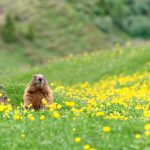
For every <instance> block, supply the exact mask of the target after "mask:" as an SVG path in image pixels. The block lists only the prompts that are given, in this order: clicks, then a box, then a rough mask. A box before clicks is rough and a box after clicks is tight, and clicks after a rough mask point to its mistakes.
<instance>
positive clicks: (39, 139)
mask: <svg viewBox="0 0 150 150" xmlns="http://www.w3.org/2000/svg"><path fill="white" fill-rule="evenodd" d="M149 58H150V47H149V46H145V47H143V48H141V47H139V48H131V47H126V48H122V47H116V48H115V49H114V50H112V51H101V52H96V53H92V54H87V55H86V54H85V56H81V55H80V56H76V57H73V58H68V60H65V59H62V60H60V59H59V61H58V60H56V61H54V62H52V63H48V64H47V65H44V66H37V67H35V68H27V69H26V70H24V68H20V66H21V65H22V64H18V66H17V67H18V68H17V70H15V69H14V70H13V71H12V72H9V70H10V68H9V64H8V68H9V69H8V73H7V75H6V76H4V74H2V76H0V82H1V83H2V86H3V91H4V92H5V93H6V94H7V95H8V96H9V97H10V98H11V99H12V100H13V104H14V105H15V107H16V106H18V105H20V103H22V102H23V100H22V95H23V91H24V88H25V86H26V85H27V83H28V82H29V81H30V79H31V77H32V74H34V73H42V74H44V75H45V76H46V78H47V79H48V80H49V82H50V83H51V82H54V83H56V82H58V81H59V82H61V83H62V84H63V85H64V86H68V85H69V86H73V85H74V84H76V83H80V82H85V81H87V82H89V83H90V84H93V83H94V82H97V81H99V80H100V79H103V78H106V79H107V76H113V75H132V74H134V73H135V72H141V73H142V72H144V71H148V72H149V71H150V67H149V62H150V59H149ZM3 65H4V64H3ZM6 65H7V64H6ZM4 72H5V70H4ZM6 72H7V71H6ZM139 82H141V84H142V81H139ZM54 96H55V102H57V103H60V104H62V105H63V101H68V100H69V98H67V97H62V96H61V95H59V93H54ZM77 102H78V101H77ZM82 106H84V104H81V107H82ZM117 109H118V110H119V107H116V108H110V110H112V111H114V110H117ZM108 111H109V109H108ZM21 113H22V114H23V111H21ZM59 113H60V115H61V118H59V119H54V118H52V117H50V116H51V113H48V112H47V111H44V110H42V111H39V112H33V113H32V114H33V115H34V116H35V118H36V119H35V121H33V122H32V121H29V120H28V119H27V118H26V116H27V115H26V114H23V115H22V116H23V119H22V120H19V121H15V120H13V119H12V115H13V112H12V113H11V114H10V118H5V119H4V118H3V117H2V113H1V114H0V115H1V117H0V128H1V134H0V148H1V149H11V150H13V149H33V150H36V149H53V150H77V149H83V146H84V145H85V144H89V145H90V146H91V147H94V148H97V150H99V149H101V150H106V149H107V150H113V149H115V150H127V149H131V150H140V149H149V147H150V142H149V138H145V137H144V135H143V132H144V125H145V124H146V123H148V122H149V119H147V120H146V119H145V120H144V119H143V120H141V119H139V117H138V113H139V112H138V111H137V112H136V111H135V110H134V109H133V110H128V113H132V115H133V118H131V119H129V120H128V121H120V120H106V119H102V118H96V117H91V116H90V115H89V114H87V113H83V114H82V115H80V116H79V117H76V121H72V118H74V117H75V116H74V115H73V113H71V112H70V109H67V108H66V107H63V108H62V109H61V110H60V111H59ZM41 114H44V115H45V116H46V120H44V121H39V119H38V118H39V116H40V115H41ZM103 126H110V127H111V132H110V133H108V134H104V133H103V131H102V127H103ZM73 128H76V132H73V131H72V129H73ZM136 133H140V134H141V135H142V137H141V139H140V140H137V139H135V137H134V136H135V134H136ZM21 134H25V136H26V137H25V138H21ZM78 136H79V137H81V143H75V142H74V138H75V137H78Z"/></svg>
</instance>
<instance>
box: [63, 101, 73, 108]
mask: <svg viewBox="0 0 150 150" xmlns="http://www.w3.org/2000/svg"><path fill="white" fill-rule="evenodd" d="M65 105H66V106H68V107H73V106H75V102H65Z"/></svg>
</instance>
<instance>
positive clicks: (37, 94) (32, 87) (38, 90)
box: [23, 74, 53, 110]
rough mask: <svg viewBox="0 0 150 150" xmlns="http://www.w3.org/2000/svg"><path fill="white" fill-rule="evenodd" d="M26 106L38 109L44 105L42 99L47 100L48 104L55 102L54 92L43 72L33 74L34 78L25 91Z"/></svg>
mask: <svg viewBox="0 0 150 150" xmlns="http://www.w3.org/2000/svg"><path fill="white" fill-rule="evenodd" d="M23 97H24V108H25V109H27V108H29V105H30V104H31V108H33V109H35V110H38V109H40V108H42V107H43V104H42V99H45V100H46V101H47V104H52V103H53V94H52V91H51V89H50V87H49V86H48V82H47V80H46V79H45V78H44V76H43V75H41V74H36V75H33V78H32V80H31V81H30V83H29V85H28V86H27V88H26V89H25V92H24V96H23Z"/></svg>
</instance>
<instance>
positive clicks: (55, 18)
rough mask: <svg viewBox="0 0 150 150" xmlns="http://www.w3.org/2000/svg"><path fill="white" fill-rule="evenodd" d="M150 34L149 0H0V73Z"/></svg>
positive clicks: (141, 40) (135, 40) (146, 41)
mask: <svg viewBox="0 0 150 150" xmlns="http://www.w3.org/2000/svg"><path fill="white" fill-rule="evenodd" d="M149 38H150V0H80V1H78V0H24V1H21V0H0V75H2V74H4V73H5V74H6V73H10V69H12V70H13V68H19V67H22V69H26V68H30V67H32V66H36V65H43V64H46V63H47V62H51V61H53V60H55V59H57V60H58V58H60V57H66V56H68V55H69V56H70V55H76V54H82V53H90V52H93V51H100V50H106V49H108V50H110V49H112V48H113V47H114V46H115V45H116V44H119V45H126V44H129V43H130V44H131V45H133V46H134V45H136V46H137V45H139V44H149ZM8 70H9V71H8Z"/></svg>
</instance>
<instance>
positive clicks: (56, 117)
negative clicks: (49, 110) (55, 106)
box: [52, 111, 60, 119]
mask: <svg viewBox="0 0 150 150" xmlns="http://www.w3.org/2000/svg"><path fill="white" fill-rule="evenodd" d="M52 116H53V118H55V119H58V118H60V114H59V113H58V112H57V111H55V112H54V113H53V114H52Z"/></svg>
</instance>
